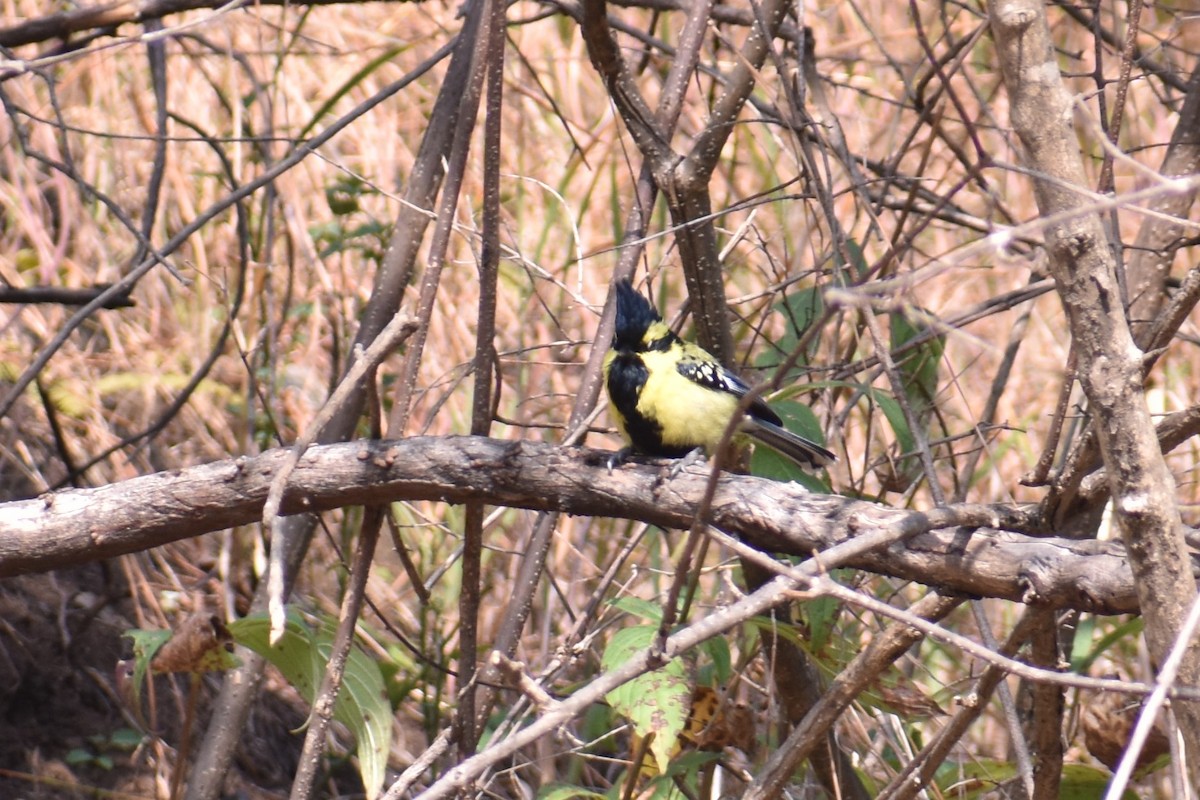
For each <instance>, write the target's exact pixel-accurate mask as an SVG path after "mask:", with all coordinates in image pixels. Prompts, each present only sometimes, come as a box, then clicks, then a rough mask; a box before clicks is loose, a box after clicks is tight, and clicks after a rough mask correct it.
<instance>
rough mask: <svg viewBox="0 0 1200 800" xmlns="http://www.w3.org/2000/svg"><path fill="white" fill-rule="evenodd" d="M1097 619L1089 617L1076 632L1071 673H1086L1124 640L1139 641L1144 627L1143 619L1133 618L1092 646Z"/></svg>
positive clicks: (1072, 650)
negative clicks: (1100, 658)
mask: <svg viewBox="0 0 1200 800" xmlns="http://www.w3.org/2000/svg"><path fill="white" fill-rule="evenodd" d="M1094 625H1095V618H1094V617H1092V616H1090V615H1088V616H1085V617H1084V619H1083V620H1082V621H1081V622H1080V625H1079V628H1078V629H1077V630H1076V631H1075V642H1074V644H1073V646H1072V648H1071V671H1072V672H1079V673H1084V672H1087V671H1088V669H1090V668H1091V666H1092V664H1093V663H1095V661H1096V659H1097V658H1099V657H1100V656H1102V655H1104V653H1105V652H1107V651H1108V649H1109V648H1111V647H1112V646H1113V645H1115V644H1116V643H1117V642H1119V641H1121V640H1122V639H1132V640H1135V641H1136V640H1137V637H1138V636H1139V635H1141V632H1142V627H1143V625H1144V623H1143V620H1142V618H1141V617H1133V618H1132V619H1128V620H1126V621H1125V622H1122V623H1121V624H1120V625H1117V626H1116V627H1115V628H1113V629H1112V630H1111V631H1109V632H1108V633H1106V634H1104V635H1103V636H1101V637H1100V640H1099V641H1098V642H1096V643H1095V644H1094V645H1093V644H1092V635H1093V632H1094Z"/></svg>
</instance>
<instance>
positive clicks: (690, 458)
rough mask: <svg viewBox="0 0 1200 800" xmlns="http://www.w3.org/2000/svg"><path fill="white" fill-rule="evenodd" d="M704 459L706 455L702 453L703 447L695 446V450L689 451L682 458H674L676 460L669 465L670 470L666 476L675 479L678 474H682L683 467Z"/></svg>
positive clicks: (699, 462) (698, 462) (701, 461)
mask: <svg viewBox="0 0 1200 800" xmlns="http://www.w3.org/2000/svg"><path fill="white" fill-rule="evenodd" d="M705 460H706V457H705V455H704V448H703V447H697V448H696V449H695V450H693V451H691V452H690V453H688V454H687V455H686V456H684V457H683V458H680V459H678V460H676V462H675V463H674V464H672V465H671V471H670V472H669V473H668V477H669V478H670V479H671V480H675V479H676V478H678V477H679V476H680V475H682V474H683V471H684V470H685V469H687V468H688V467H690V466H692V465H693V464H701V463H703V462H704V461H705Z"/></svg>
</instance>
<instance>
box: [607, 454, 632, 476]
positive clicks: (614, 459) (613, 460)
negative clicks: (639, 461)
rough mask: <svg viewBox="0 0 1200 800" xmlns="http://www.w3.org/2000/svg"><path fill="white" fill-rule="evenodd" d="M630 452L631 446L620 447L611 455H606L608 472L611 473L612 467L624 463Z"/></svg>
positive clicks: (614, 467)
mask: <svg viewBox="0 0 1200 800" xmlns="http://www.w3.org/2000/svg"><path fill="white" fill-rule="evenodd" d="M632 452H633V448H632V447H622V448H621V449H620V450H618V451H617V452H615V453H613V454H612V455H611V456H609V457H608V474H609V475H612V471H613V470H614V469H616V468H617V467H619V466H621V465H622V464H624V463H625V462H626V461H627V460H628V459H629V455H630V454H631V453H632Z"/></svg>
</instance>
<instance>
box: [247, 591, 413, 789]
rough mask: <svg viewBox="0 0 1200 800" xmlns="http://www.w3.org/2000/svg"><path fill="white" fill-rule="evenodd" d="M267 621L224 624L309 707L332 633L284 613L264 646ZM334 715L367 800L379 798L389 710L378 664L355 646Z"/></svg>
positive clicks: (255, 619) (263, 618) (388, 743)
mask: <svg viewBox="0 0 1200 800" xmlns="http://www.w3.org/2000/svg"><path fill="white" fill-rule="evenodd" d="M270 627H271V624H270V621H269V620H268V618H267V616H266V615H265V614H256V615H253V616H250V617H245V618H243V619H239V620H236V621H235V622H233V623H231V624H230V625H229V632H230V633H231V634H233V638H234V639H235V640H236V641H237V642H238V643H239V644H241V645H243V646H244V647H248V648H250V649H251V650H253V651H254V652H256V653H258V654H259V655H261V656H262V657H263V658H265V659H267V660H268V661H270V662H271V663H272V664H274V665H275V667H276V668H277V669H278V670H279V671H280V672H282V673H283V676H284V677H285V678H287V680H288V682H289V683H291V684H292V685H293V686H295V687H296V689H297V690H298V691H300V693H301V694H303V695H304V696H305V697H306V698H307V699H308V701H309V703H312V701H313V699H314V698H315V697H316V693H317V690H318V688H319V687H320V685H321V679H322V677H323V676H324V674H325V665H326V664H327V663H328V661H329V653H330V651H331V650H332V646H333V632H332V631H331V630H329V629H327V628H322V629H320V630H315V631H314V630H313V629H311V628H310V627H309V626H308V625H306V624H305V623H304V622H303V621H302V620H301V619H300V618H299V616H297V615H296V614H294V613H291V612H289V614H288V618H287V626H286V628H285V630H284V634H283V638H282V639H281V640H280V641H279V644H278V645H276V646H274V647H272V646H271V645H270ZM333 715H334V717H335V718H336V719H337V720H338V721H339V722H341V723H342V724H343V725H345V726H346V727H348V728H349V729H350V730H351V731H352V732H353V733H354V737H355V740H356V741H357V743H358V747H357V753H358V769H359V773H360V774H361V775H362V781H363V786H364V787H365V788H366V791H367V797H368V800H373V798H375V797H378V796H379V791H380V789H381V788H382V787H383V779H384V772H385V770H386V767H387V756H388V750H389V749H390V747H391V738H392V707H391V704H390V703H389V702H388V695H387V690H386V688H385V687H384V684H383V675H382V674H381V673H380V671H379V666H378V665H377V664H376V663H375V662H374V661H373V660H372V659H371V658H370V657H369V656H367V654H366V653H364V652H363V651H362V650H360V649H359V648H358V647H352V648H351V649H350V655H349V657H348V658H347V661H346V672H345V674H344V675H343V677H342V688H341V691H340V692H338V697H337V703H336V705H335V706H334V712H333Z"/></svg>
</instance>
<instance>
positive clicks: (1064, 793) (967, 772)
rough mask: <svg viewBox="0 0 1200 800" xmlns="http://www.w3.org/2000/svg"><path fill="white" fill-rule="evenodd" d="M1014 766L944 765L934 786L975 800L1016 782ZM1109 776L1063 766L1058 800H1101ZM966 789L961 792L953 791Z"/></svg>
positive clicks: (1133, 797)
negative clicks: (1008, 783) (1098, 799)
mask: <svg viewBox="0 0 1200 800" xmlns="http://www.w3.org/2000/svg"><path fill="white" fill-rule="evenodd" d="M1017 776H1018V773H1017V766H1016V764H1014V763H1013V762H1011V761H973V762H964V763H958V764H950V763H948V764H946V765H944V767H943V768H942V769H939V770H938V775H937V785H938V786H939V787H940V788H941V789H942V791H943V792H945V793H946V794H947V796H948V797H953V798H955V800H977V799H978V798H983V797H985V796H987V797H990V796H992V795H991V793H992V792H994V791H995V789H996V788H997V787H998V786H999V785H1000V784H1002V783H1007V782H1008V781H1012V780H1017V779H1018V777H1017ZM1109 779H1110V775H1109V774H1108V771H1107V770H1102V769H1098V768H1096V767H1091V766H1088V765H1086V764H1064V765H1063V768H1062V781H1061V782H1060V783H1059V787H1058V800H1095V798H1097V797H1103V796H1104V792H1105V790H1106V789H1107V788H1108V782H1109ZM955 786H958V787H966V788H965V789H963V790H962V791H960V790H959V789H954V788H953V787H955ZM1121 800H1137V794H1136V793H1135V792H1134V791H1133V790H1126V791H1125V792H1124V794H1122V795H1121Z"/></svg>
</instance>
